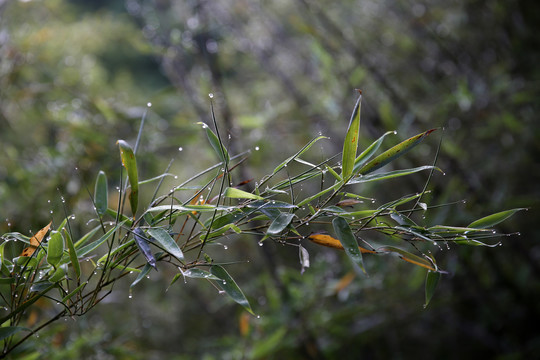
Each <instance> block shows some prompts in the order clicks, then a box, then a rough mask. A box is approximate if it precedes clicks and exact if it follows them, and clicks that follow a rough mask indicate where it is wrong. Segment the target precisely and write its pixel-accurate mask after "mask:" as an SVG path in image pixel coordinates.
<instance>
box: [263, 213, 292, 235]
mask: <svg viewBox="0 0 540 360" xmlns="http://www.w3.org/2000/svg"><path fill="white" fill-rule="evenodd" d="M293 218H294V214H290V213H284V212H282V213H280V214H279V215H278V217H276V218H275V219H274V221H272V223H271V224H270V226H269V227H268V230H266V233H267V234H268V235H277V234H279V233H281V232H282V231H283V230H285V228H286V227H287V226H289V224H290V223H291V221H292V219H293Z"/></svg>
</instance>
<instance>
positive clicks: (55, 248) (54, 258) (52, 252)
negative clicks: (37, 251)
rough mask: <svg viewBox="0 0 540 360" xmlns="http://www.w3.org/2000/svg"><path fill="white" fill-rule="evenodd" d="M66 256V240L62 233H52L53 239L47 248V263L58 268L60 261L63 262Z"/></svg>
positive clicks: (51, 238)
mask: <svg viewBox="0 0 540 360" xmlns="http://www.w3.org/2000/svg"><path fill="white" fill-rule="evenodd" d="M63 254H64V238H63V237H62V233H61V232H58V231H52V234H51V237H50V239H49V245H48V247H47V262H48V263H49V264H50V265H52V266H54V267H56V266H57V265H58V263H59V262H60V260H62V255H63Z"/></svg>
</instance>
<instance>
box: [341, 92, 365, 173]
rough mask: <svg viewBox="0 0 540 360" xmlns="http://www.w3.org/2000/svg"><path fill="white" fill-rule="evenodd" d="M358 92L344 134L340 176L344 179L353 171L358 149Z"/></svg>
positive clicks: (360, 97)
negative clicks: (345, 133)
mask: <svg viewBox="0 0 540 360" xmlns="http://www.w3.org/2000/svg"><path fill="white" fill-rule="evenodd" d="M359 93H360V95H359V96H358V100H356V105H355V106H354V110H353V112H352V115H351V120H350V122H349V127H348V129H347V135H346V136H345V141H344V142H343V153H342V161H341V164H342V165H341V166H342V171H341V177H342V179H343V180H345V181H346V180H347V179H348V178H349V177H350V176H351V175H352V173H353V169H354V163H355V160H356V151H357V149H358V137H359V135H360V109H361V107H362V106H361V105H362V92H361V91H359Z"/></svg>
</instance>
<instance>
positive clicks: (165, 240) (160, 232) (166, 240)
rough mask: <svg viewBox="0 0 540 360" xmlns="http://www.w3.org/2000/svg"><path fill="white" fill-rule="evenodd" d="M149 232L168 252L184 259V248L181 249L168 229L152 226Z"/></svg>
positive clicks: (181, 259) (179, 258)
mask: <svg viewBox="0 0 540 360" xmlns="http://www.w3.org/2000/svg"><path fill="white" fill-rule="evenodd" d="M148 234H150V236H151V237H153V238H154V239H156V241H157V242H158V244H160V245H161V247H162V249H163V250H165V251H166V252H167V253H169V254H171V255H172V256H174V257H175V258H177V259H178V260H180V261H183V260H184V253H182V250H180V248H179V247H178V245H177V244H176V242H175V241H174V239H173V238H172V237H171V235H169V233H168V232H167V231H165V230H164V229H161V228H151V229H148Z"/></svg>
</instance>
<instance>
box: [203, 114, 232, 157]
mask: <svg viewBox="0 0 540 360" xmlns="http://www.w3.org/2000/svg"><path fill="white" fill-rule="evenodd" d="M197 124H201V125H202V127H203V129H204V130H205V131H206V136H207V137H208V141H210V145H211V146H212V148H213V149H214V151H215V152H216V154H217V156H218V158H219V159H220V160H221V161H222V162H223V163H225V164H227V163H228V162H229V153H228V152H227V149H226V148H225V146H223V145H222V143H221V141H220V140H219V138H218V137H217V135H216V134H214V132H213V131H212V130H211V129H210V127H209V126H208V125H206V124H205V123H203V122H198V123H197Z"/></svg>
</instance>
